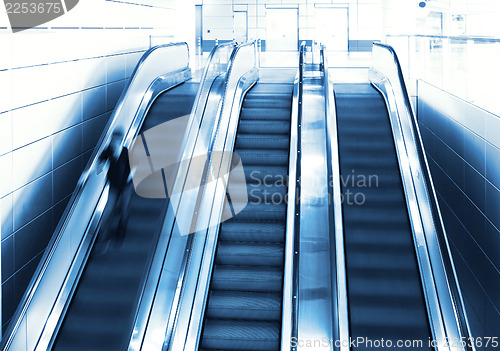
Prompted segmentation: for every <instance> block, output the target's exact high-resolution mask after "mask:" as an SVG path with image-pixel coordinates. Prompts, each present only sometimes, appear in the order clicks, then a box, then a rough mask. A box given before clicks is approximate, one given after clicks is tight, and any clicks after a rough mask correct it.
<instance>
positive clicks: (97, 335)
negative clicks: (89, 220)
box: [53, 81, 199, 350]
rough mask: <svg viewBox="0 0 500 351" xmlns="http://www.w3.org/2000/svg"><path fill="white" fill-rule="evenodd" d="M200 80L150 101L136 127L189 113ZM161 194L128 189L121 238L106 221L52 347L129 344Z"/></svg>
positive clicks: (161, 213) (156, 227) (162, 201)
mask: <svg viewBox="0 0 500 351" xmlns="http://www.w3.org/2000/svg"><path fill="white" fill-rule="evenodd" d="M198 87H199V83H195V82H189V81H188V82H185V83H183V84H181V85H179V86H178V87H176V88H173V89H171V90H168V91H166V92H164V93H162V94H161V95H160V96H158V98H157V99H156V100H155V101H154V103H153V104H152V106H151V109H150V110H149V112H148V114H147V116H146V118H145V120H144V123H143V125H142V127H141V130H140V132H139V133H142V132H144V131H146V130H148V129H150V128H152V127H155V126H157V125H159V124H161V123H164V122H167V121H170V120H173V119H175V118H178V117H182V116H185V115H188V114H189V113H190V112H191V109H192V107H193V103H194V100H195V97H196V94H197V91H198ZM166 203H167V200H166V199H149V198H143V197H140V196H138V195H137V194H135V192H134V193H133V195H132V198H131V201H130V206H129V212H128V215H127V217H128V224H127V226H126V229H125V233H124V234H123V233H122V234H121V235H122V237H123V240H122V241H121V242H110V241H109V238H108V235H107V233H106V228H108V227H106V226H104V227H103V226H101V228H104V229H103V230H102V232H99V233H98V234H97V239H96V242H95V244H94V249H93V250H92V252H91V253H90V255H89V259H88V261H87V264H86V265H85V268H84V269H83V272H82V275H81V278H80V280H79V283H78V286H77V287H76V290H75V292H74V295H73V298H72V300H71V302H70V303H69V307H68V310H67V312H66V315H65V317H64V320H63V322H62V324H61V327H60V329H59V332H58V334H57V337H56V339H55V342H54V346H53V349H54V350H122V349H125V348H127V347H128V342H129V339H130V335H131V333H132V326H133V321H134V318H135V312H136V306H137V302H138V298H139V293H140V287H141V285H142V284H143V281H144V276H145V273H146V271H147V269H148V266H149V264H150V261H151V255H152V250H153V249H154V248H155V246H156V242H157V240H158V235H159V232H160V227H161V224H162V221H163V218H164V211H165V206H166Z"/></svg>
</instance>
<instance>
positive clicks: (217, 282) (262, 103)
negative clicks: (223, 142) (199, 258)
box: [200, 83, 293, 351]
mask: <svg viewBox="0 0 500 351" xmlns="http://www.w3.org/2000/svg"><path fill="white" fill-rule="evenodd" d="M292 90H293V85H292V84H286V85H282V84H261V83H259V84H257V85H256V86H254V87H253V88H252V89H251V90H250V92H248V93H247V95H246V97H245V100H244V102H243V106H242V110H241V113H240V121H239V126H238V131H237V137H236V145H235V150H234V152H235V153H237V154H238V155H239V156H240V158H241V162H242V164H243V168H244V173H245V179H235V177H234V176H233V175H232V174H231V178H230V180H229V188H228V189H229V191H228V193H229V195H230V200H231V203H229V202H227V203H226V204H225V206H224V210H223V211H224V212H223V218H229V217H230V214H231V213H232V208H231V206H229V205H228V204H231V205H232V206H233V207H234V208H237V209H239V208H244V209H243V210H242V211H241V212H239V213H238V214H236V215H235V216H234V217H232V218H230V219H229V220H227V221H225V222H223V223H222V224H221V226H220V231H219V240H218V246H217V253H216V255H215V266H214V269H213V273H212V280H211V283H210V294H209V297H208V303H207V307H206V310H205V323H204V328H203V335H202V338H201V342H200V348H201V349H202V350H207V351H208V350H211V351H217V350H238V351H250V350H263V351H264V350H279V347H280V342H281V341H280V330H281V300H282V289H283V286H282V285H283V261H284V246H283V244H284V239H285V226H286V211H287V205H286V200H287V199H286V195H287V186H288V179H287V175H288V162H289V161H288V157H289V155H288V153H289V147H290V139H289V134H290V117H291V105H292Z"/></svg>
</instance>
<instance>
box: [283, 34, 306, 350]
mask: <svg viewBox="0 0 500 351" xmlns="http://www.w3.org/2000/svg"><path fill="white" fill-rule="evenodd" d="M305 55H306V42H305V41H303V42H302V43H301V44H300V48H299V69H298V71H297V76H296V77H295V81H294V83H293V101H292V117H291V122H290V125H291V128H290V154H289V155H290V156H289V157H290V160H289V168H288V179H289V180H290V181H289V186H288V198H289V199H295V198H296V195H297V193H298V192H299V189H298V187H299V185H300V184H299V180H300V173H299V172H300V167H299V161H300V158H299V157H298V150H299V138H300V137H299V134H300V133H299V128H300V127H299V114H301V113H302V109H301V108H300V106H301V105H302V89H303V86H302V83H303V78H304V69H305V67H304V65H305ZM292 180H293V181H292ZM292 184H294V185H293V186H292ZM296 207H297V203H296V201H295V200H293V201H288V203H287V211H286V216H287V217H286V218H287V219H286V231H285V265H284V272H283V302H282V304H283V305H282V317H281V350H287V349H289V348H290V340H293V338H297V323H296V320H297V299H296V298H294V296H295V297H296V296H297V292H298V286H297V280H298V276H297V273H298V270H297V255H296V254H295V248H296V247H298V245H299V243H298V236H297V235H295V234H296V226H297V227H298V224H297V223H296V222H297V221H298V218H296V217H297V216H296Z"/></svg>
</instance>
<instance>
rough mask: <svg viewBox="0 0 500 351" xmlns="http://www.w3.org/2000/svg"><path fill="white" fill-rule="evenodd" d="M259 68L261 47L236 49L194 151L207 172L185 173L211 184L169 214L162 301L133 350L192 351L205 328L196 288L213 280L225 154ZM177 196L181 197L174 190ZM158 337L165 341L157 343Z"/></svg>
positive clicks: (159, 298)
mask: <svg viewBox="0 0 500 351" xmlns="http://www.w3.org/2000/svg"><path fill="white" fill-rule="evenodd" d="M245 51H249V52H250V53H251V56H250V57H252V59H251V60H245V59H244V58H245V57H248V55H246V56H245V55H243V53H244V52H245ZM239 53H240V54H241V55H240V54H239ZM247 54H248V53H247ZM207 67H208V66H207ZM257 68H258V63H257V48H256V42H251V43H245V44H241V45H239V46H238V47H236V48H234V50H233V51H232V53H231V57H230V58H229V61H228V62H227V65H226V73H225V74H224V75H223V76H222V77H220V81H219V83H220V86H219V88H218V89H217V94H220V97H219V99H218V104H217V106H218V108H217V110H216V111H215V112H216V113H215V114H213V115H212V114H211V115H210V116H209V117H210V119H211V123H210V124H209V125H208V124H207V127H206V128H203V127H202V129H203V131H202V134H201V135H200V136H199V137H198V139H199V140H200V141H199V143H197V144H196V145H194V146H193V147H194V148H193V150H195V149H196V151H195V152H194V153H193V154H192V155H204V156H203V157H204V158H205V161H206V162H205V167H204V168H203V169H202V170H199V169H196V167H195V168H194V169H189V168H188V169H186V172H189V174H188V175H187V177H190V178H191V179H192V177H194V178H198V179H200V180H202V181H205V180H206V179H210V181H207V182H206V183H204V184H203V186H200V187H199V188H198V189H197V190H196V191H195V192H194V193H191V194H189V195H188V196H182V197H180V198H179V199H178V200H177V203H178V206H177V208H176V210H175V211H173V210H172V211H170V209H169V213H167V219H166V221H165V224H164V227H163V232H165V233H168V235H170V237H171V239H170V241H171V242H170V244H169V245H168V250H167V252H166V255H165V258H164V260H163V261H162V263H163V268H162V272H161V275H160V278H159V279H160V282H159V285H158V288H157V296H156V297H155V299H154V302H153V305H152V308H151V311H150V314H149V323H148V325H147V326H146V330H145V332H144V338H143V340H142V342H141V343H138V342H137V343H131V345H130V348H129V349H130V350H139V349H148V350H149V349H161V348H163V349H174V350H179V349H183V348H184V347H188V346H187V344H190V343H192V342H194V341H195V340H193V336H194V338H195V339H196V337H197V336H198V334H199V333H198V332H197V330H198V329H197V328H199V327H200V326H199V325H196V323H197V322H196V321H198V323H199V321H200V320H201V319H196V318H192V317H191V315H192V314H196V313H199V312H200V307H201V306H200V299H201V300H203V301H204V299H205V298H206V296H203V292H202V291H201V290H203V287H202V286H201V287H199V286H197V284H198V283H199V284H203V282H205V283H207V282H208V279H205V280H203V278H199V277H201V276H203V275H204V274H206V269H208V268H209V267H207V262H206V261H205V260H206V258H207V253H206V252H205V247H209V246H210V242H211V240H212V238H213V237H214V236H215V233H214V232H213V231H214V229H215V227H217V226H215V225H214V224H213V223H212V222H213V221H215V222H217V221H219V220H220V214H221V208H222V204H223V203H224V195H225V192H226V189H225V185H226V183H227V182H226V181H224V180H226V179H225V177H227V174H228V173H229V167H230V165H231V161H232V160H231V157H227V154H226V152H228V151H231V150H232V144H234V131H233V129H236V127H235V126H236V125H237V117H238V116H236V117H234V116H235V114H236V115H237V113H236V109H238V108H239V105H240V104H241V99H242V97H243V95H244V92H245V91H246V90H248V89H249V88H250V87H251V86H252V85H253V84H254V83H255V82H256V80H257V79H258V78H257ZM211 94H212V92H211ZM238 112H239V109H238ZM208 126H210V127H208ZM188 157H189V156H188ZM185 159H187V158H186V157H185V156H184V157H183V160H185ZM221 183H222V184H221ZM174 192H175V193H177V192H176V191H175V189H174ZM179 192H182V190H180V191H179ZM179 220H182V221H186V220H187V221H188V222H189V227H190V228H191V229H192V230H191V231H190V232H189V234H188V235H182V234H181V233H179V232H178V225H177V224H176V221H179ZM172 265H174V270H175V272H176V273H175V277H174V276H172V274H170V272H169V271H171V270H172ZM176 269H178V271H177V270H176ZM193 277H194V278H193ZM165 287H167V289H166V290H167V291H168V295H169V296H168V298H167V299H165V294H164V293H163V292H162V291H165V289H164V288H165ZM198 290H200V291H198ZM193 330H194V331H193ZM159 335H161V337H158V336H159Z"/></svg>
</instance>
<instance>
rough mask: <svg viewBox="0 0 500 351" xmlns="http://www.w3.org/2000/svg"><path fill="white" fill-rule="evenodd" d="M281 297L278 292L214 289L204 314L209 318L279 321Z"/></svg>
mask: <svg viewBox="0 0 500 351" xmlns="http://www.w3.org/2000/svg"><path fill="white" fill-rule="evenodd" d="M281 298H282V297H281V295H280V294H269V293H248V292H236V291H217V290H214V291H212V292H211V293H210V299H209V303H208V307H207V311H206V315H207V317H208V318H211V319H233V320H242V319H244V320H245V319H246V320H252V319H253V320H274V321H279V320H280V318H281Z"/></svg>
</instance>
